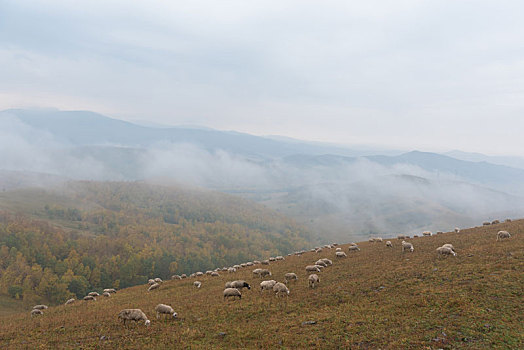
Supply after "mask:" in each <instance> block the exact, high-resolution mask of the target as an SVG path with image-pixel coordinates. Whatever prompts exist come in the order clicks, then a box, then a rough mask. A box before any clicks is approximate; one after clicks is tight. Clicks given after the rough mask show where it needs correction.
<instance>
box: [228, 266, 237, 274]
mask: <svg viewBox="0 0 524 350" xmlns="http://www.w3.org/2000/svg"><path fill="white" fill-rule="evenodd" d="M234 272H237V269H235V268H234V267H230V268H229V269H227V273H234Z"/></svg>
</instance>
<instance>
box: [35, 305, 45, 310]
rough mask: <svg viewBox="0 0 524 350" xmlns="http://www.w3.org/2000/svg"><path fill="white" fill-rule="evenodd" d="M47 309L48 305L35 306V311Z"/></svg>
mask: <svg viewBox="0 0 524 350" xmlns="http://www.w3.org/2000/svg"><path fill="white" fill-rule="evenodd" d="M47 308H48V306H47V305H35V306H33V310H45V309H47Z"/></svg>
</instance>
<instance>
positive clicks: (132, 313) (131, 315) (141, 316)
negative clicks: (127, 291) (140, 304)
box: [118, 309, 151, 326]
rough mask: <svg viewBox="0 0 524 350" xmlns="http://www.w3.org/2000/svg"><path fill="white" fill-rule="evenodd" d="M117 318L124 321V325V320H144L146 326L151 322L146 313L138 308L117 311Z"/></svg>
mask: <svg viewBox="0 0 524 350" xmlns="http://www.w3.org/2000/svg"><path fill="white" fill-rule="evenodd" d="M118 318H119V319H121V320H122V321H123V322H124V326H125V325H126V321H135V322H137V321H144V324H145V325H146V326H149V325H150V324H151V321H149V319H148V318H147V316H146V314H145V313H144V312H143V311H142V310H140V309H124V310H122V311H120V312H119V313H118Z"/></svg>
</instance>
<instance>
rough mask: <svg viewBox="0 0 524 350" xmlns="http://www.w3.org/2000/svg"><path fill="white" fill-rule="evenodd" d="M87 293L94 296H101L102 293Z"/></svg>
mask: <svg viewBox="0 0 524 350" xmlns="http://www.w3.org/2000/svg"><path fill="white" fill-rule="evenodd" d="M87 295H90V296H92V297H99V296H100V294H98V293H97V292H90V293H87Z"/></svg>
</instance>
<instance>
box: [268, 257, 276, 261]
mask: <svg viewBox="0 0 524 350" xmlns="http://www.w3.org/2000/svg"><path fill="white" fill-rule="evenodd" d="M276 260H277V259H275V258H273V257H271V258H269V261H276Z"/></svg>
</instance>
